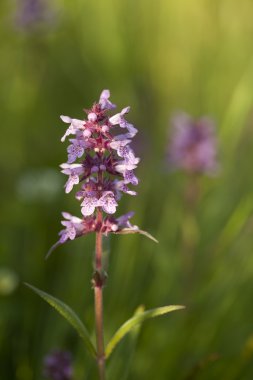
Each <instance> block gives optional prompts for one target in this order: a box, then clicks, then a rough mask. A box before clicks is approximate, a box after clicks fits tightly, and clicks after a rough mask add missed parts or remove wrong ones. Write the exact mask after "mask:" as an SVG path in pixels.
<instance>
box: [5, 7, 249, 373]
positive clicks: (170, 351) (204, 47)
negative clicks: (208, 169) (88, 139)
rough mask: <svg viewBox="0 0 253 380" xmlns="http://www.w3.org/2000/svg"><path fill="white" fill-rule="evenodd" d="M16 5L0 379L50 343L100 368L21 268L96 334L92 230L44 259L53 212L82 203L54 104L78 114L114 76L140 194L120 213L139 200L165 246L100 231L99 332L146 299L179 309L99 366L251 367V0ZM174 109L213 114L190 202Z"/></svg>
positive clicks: (24, 369) (8, 96) (27, 365)
mask: <svg viewBox="0 0 253 380" xmlns="http://www.w3.org/2000/svg"><path fill="white" fill-rule="evenodd" d="M24 3H25V1H24V0H16V1H14V0H12V1H10V0H2V1H1V2H0V19H1V25H0V43H1V59H0V82H1V87H0V104H1V149H0V161H1V163H0V165H1V167H0V168H1V198H0V204H1V206H0V209H1V216H0V220H1V230H0V234H1V240H0V248H1V255H0V307H1V312H0V350H1V375H0V377H1V379H6V380H12V379H17V380H33V379H34V380H42V379H44V377H43V374H42V362H43V357H44V356H45V355H46V354H47V353H48V352H50V351H51V350H52V349H55V348H58V349H64V350H67V351H70V352H71V353H72V356H73V360H74V367H75V377H74V379H75V380H86V379H89V380H90V379H96V376H97V374H96V368H95V366H94V363H92V361H91V360H90V358H89V356H88V355H87V354H86V351H85V348H84V347H83V346H82V343H81V341H80V340H79V338H78V336H77V335H76V333H75V332H74V331H73V330H72V328H71V327H70V326H69V325H68V324H67V323H66V322H65V321H64V320H62V318H61V317H60V316H59V315H58V314H57V313H56V312H55V311H53V310H52V309H51V308H50V307H49V306H48V305H47V304H45V303H44V302H43V301H42V300H41V299H39V297H37V296H36V295H35V294H33V293H32V292H31V291H30V290H29V289H27V288H25V286H24V285H23V282H24V281H26V282H29V283H31V284H33V285H35V286H37V287H38V288H41V289H43V290H44V291H47V292H49V293H51V294H53V295H55V296H56V297H58V298H60V299H62V300H64V301H65V302H66V303H68V304H70V305H71V306H72V307H73V309H74V310H76V311H77V312H78V313H79V314H80V315H81V316H82V318H83V320H84V321H85V323H86V325H87V326H88V327H89V329H90V331H92V332H93V335H94V323H93V293H92V290H91V284H90V278H91V273H92V257H93V251H94V236H92V235H91V236H87V237H86V238H83V239H81V240H79V239H78V240H77V241H74V242H71V243H69V244H67V245H66V246H63V247H60V248H59V249H58V250H57V251H56V252H55V253H54V254H53V255H52V257H51V258H50V260H48V261H45V260H44V257H45V254H46V252H47V250H48V248H49V247H50V246H51V245H52V244H53V243H54V242H55V241H56V239H57V233H58V231H59V229H60V217H61V216H60V213H61V211H62V210H65V211H69V212H71V213H73V214H75V213H76V215H79V214H78V213H79V204H78V202H76V201H75V199H74V196H71V195H70V196H69V195H65V193H64V191H63V185H64V182H65V180H66V178H65V176H64V175H61V174H60V173H59V167H58V165H59V164H61V163H62V162H65V160H66V150H65V149H66V145H64V144H61V143H60V138H61V136H62V135H63V133H64V129H65V125H64V124H63V123H62V122H61V121H60V120H59V115H60V114H65V115H70V116H72V117H75V118H82V115H83V112H82V109H83V108H84V107H89V106H90V105H91V104H92V103H93V101H94V100H96V99H98V97H99V94H100V92H101V91H102V89H104V88H109V89H110V90H111V94H112V97H111V98H112V101H113V102H114V103H116V104H118V106H119V109H121V108H122V107H123V106H126V105H131V113H130V114H129V118H128V120H129V121H131V122H133V123H134V124H135V125H136V126H137V127H138V128H139V134H138V136H137V138H136V145H135V149H136V151H137V153H138V155H139V156H140V157H141V158H142V161H141V164H140V165H139V168H138V172H137V174H138V177H139V178H140V180H141V181H140V186H139V188H138V197H136V198H133V197H132V198H131V197H129V196H124V197H123V200H122V203H121V206H120V210H119V214H120V213H123V212H127V211H129V210H134V211H135V212H136V214H135V217H134V223H135V224H137V225H139V226H140V227H141V228H143V229H145V230H148V231H149V232H150V233H152V234H153V235H154V236H155V237H157V239H158V240H159V244H158V245H156V244H154V243H153V242H151V241H149V240H147V239H145V238H144V237H142V236H136V235H134V236H113V237H111V240H110V241H107V242H106V244H107V249H108V250H109V252H110V253H109V255H110V264H109V267H108V274H109V280H108V284H107V287H106V289H105V327H106V339H107V340H108V339H109V337H110V336H111V335H112V334H113V332H114V331H115V330H116V328H117V327H119V326H120V324H121V323H123V321H125V320H126V319H127V318H129V317H130V316H131V315H132V314H133V312H134V310H135V309H136V308H137V307H138V306H139V305H140V304H143V305H145V307H146V308H153V307H157V306H162V305H168V304H185V305H186V306H187V308H186V310H184V311H177V312H174V313H172V314H169V315H168V316H167V317H160V318H157V319H156V320H150V321H149V322H146V323H145V324H144V325H143V327H142V329H141V330H140V332H139V336H138V339H137V340H136V341H135V342H133V341H132V340H131V339H125V340H124V341H123V342H122V343H121V345H120V346H119V347H118V349H117V351H115V353H114V354H113V357H112V358H111V360H110V362H109V363H108V379H110V380H114V379H115V380H116V379H117V380H118V379H134V380H141V379H147V380H148V379H154V378H155V379H159V380H166V379H169V378H170V379H172V378H173V379H178V380H192V379H198V380H199V379H205V380H206V379H207V380H208V379H210V380H211V379H222V380H236V379H240V380H251V379H252V378H253V319H252V313H253V257H252V253H253V252H252V245H253V218H252V216H253V214H252V212H253V188H252V185H253V176H252V159H253V44H252V39H253V22H252V21H253V2H252V0H241V1H240V2H238V1H237V0H195V1H194V0H170V1H168V0H137V1H136V0H135V1H133V0H121V1H117V0H107V1H103V0H97V1H89V0H71V1H66V0H65V1H64V0H55V1H54V0H51V1H48V2H46V1H44V2H43V1H42V3H43V4H44V5H43V6H42V8H41V9H39V8H38V9H37V10H35V11H34V10H33V11H32V12H30V11H31V9H30V11H29V10H27V9H25V8H24ZM29 12H30V13H29ZM175 110H184V111H186V112H188V113H190V114H191V115H193V116H194V117H199V116H201V115H208V116H210V117H212V118H213V119H214V120H215V123H216V125H217V137H218V144H219V162H220V170H219V172H218V174H217V175H216V176H213V177H208V176H204V175H203V176H202V177H200V178H199V180H198V186H199V188H200V197H199V199H198V202H197V204H195V206H194V209H191V211H190V212H189V208H187V207H186V204H185V192H186V189H187V186H189V181H190V180H191V179H190V178H189V176H187V175H186V174H185V173H183V172H179V171H178V172H176V171H174V172H173V171H170V170H168V167H167V165H166V162H165V152H166V150H167V141H168V134H169V130H170V122H169V120H170V117H171V115H172V114H173V112H174V111H175ZM187 247H188V248H187ZM189 247H190V249H189ZM187 249H188V250H189V252H187ZM189 255H190V256H189Z"/></svg>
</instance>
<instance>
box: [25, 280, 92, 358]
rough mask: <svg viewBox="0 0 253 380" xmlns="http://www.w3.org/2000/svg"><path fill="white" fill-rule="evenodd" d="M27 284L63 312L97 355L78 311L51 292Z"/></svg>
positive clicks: (89, 348) (89, 349) (59, 311)
mask: <svg viewBox="0 0 253 380" xmlns="http://www.w3.org/2000/svg"><path fill="white" fill-rule="evenodd" d="M25 285H26V286H28V288H30V289H32V290H33V291H34V292H35V293H37V294H38V295H39V296H40V297H41V298H43V299H44V300H45V301H46V302H47V303H49V305H51V306H52V307H53V308H55V309H56V310H57V311H58V313H59V314H61V315H62V316H63V317H64V318H65V319H66V320H67V321H68V322H69V323H70V324H71V325H72V327H74V329H75V330H76V331H77V332H78V334H79V335H80V337H81V338H82V340H83V341H84V343H85V345H86V347H87V349H88V351H89V352H90V353H91V355H92V356H94V357H96V350H95V347H94V345H93V343H92V341H91V340H90V337H89V333H88V331H87V329H86V327H85V326H84V325H83V323H82V322H81V320H80V319H79V317H78V316H77V315H76V313H75V312H74V311H73V310H72V309H71V308H70V307H69V306H68V305H66V304H65V303H64V302H62V301H60V300H58V299H57V298H55V297H53V296H51V295H50V294H48V293H45V292H43V291H42V290H40V289H37V288H35V286H32V285H30V284H27V283H25Z"/></svg>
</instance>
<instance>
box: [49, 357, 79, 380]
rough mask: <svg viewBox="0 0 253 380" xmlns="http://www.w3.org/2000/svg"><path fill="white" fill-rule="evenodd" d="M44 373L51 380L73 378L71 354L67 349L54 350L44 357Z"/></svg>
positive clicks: (69, 379)
mask: <svg viewBox="0 0 253 380" xmlns="http://www.w3.org/2000/svg"><path fill="white" fill-rule="evenodd" d="M44 375H45V376H46V377H47V378H48V379H50V380H71V379H72V376H73V369H72V364H71V355H70V353H69V352H66V351H54V352H52V353H50V354H49V355H47V356H46V357H45V359H44Z"/></svg>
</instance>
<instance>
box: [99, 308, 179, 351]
mask: <svg viewBox="0 0 253 380" xmlns="http://www.w3.org/2000/svg"><path fill="white" fill-rule="evenodd" d="M180 309H184V306H181V305H171V306H163V307H158V308H156V309H151V310H147V311H144V312H138V313H137V314H136V315H134V316H133V317H132V318H130V319H128V320H127V321H126V322H125V323H124V324H123V325H122V326H121V327H120V328H119V329H118V330H117V331H116V333H115V334H114V335H113V337H112V338H111V340H110V341H109V343H108V344H107V346H106V350H105V355H106V358H108V357H109V356H110V355H111V353H112V351H113V350H114V348H115V347H116V346H117V344H118V343H119V342H120V341H121V339H122V338H124V336H125V335H126V334H127V333H129V331H131V330H132V329H133V328H134V327H136V325H138V324H140V323H142V322H144V321H145V320H146V319H149V318H154V317H158V316H159V315H163V314H167V313H170V312H171V311H174V310H180Z"/></svg>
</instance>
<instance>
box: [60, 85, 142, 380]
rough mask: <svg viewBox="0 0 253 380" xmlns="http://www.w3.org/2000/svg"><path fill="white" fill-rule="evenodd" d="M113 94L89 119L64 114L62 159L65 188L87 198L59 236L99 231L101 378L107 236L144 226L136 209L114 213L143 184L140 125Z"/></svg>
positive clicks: (97, 271)
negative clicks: (137, 151)
mask: <svg viewBox="0 0 253 380" xmlns="http://www.w3.org/2000/svg"><path fill="white" fill-rule="evenodd" d="M109 97H110V92H109V90H104V91H103V92H102V94H101V96H100V99H99V102H98V103H94V104H93V106H92V107H91V108H90V109H87V110H85V112H86V114H87V119H86V120H78V119H72V118H70V117H68V116H61V119H62V121H63V122H65V123H68V124H69V127H68V129H67V131H66V133H65V134H64V136H63V137H62V141H65V139H66V137H70V136H71V138H70V139H69V142H70V145H69V146H68V148H67V152H68V160H67V162H66V163H63V164H62V165H61V168H62V173H63V174H66V175H67V176H68V180H67V182H66V184H65V191H66V193H69V192H70V191H71V190H72V189H73V187H74V185H79V186H80V189H79V191H78V192H77V193H76V198H77V199H78V200H79V201H81V213H82V218H81V219H80V218H77V217H75V216H72V215H70V214H68V213H63V216H64V218H65V219H66V220H65V221H63V222H62V224H63V226H64V227H65V228H64V229H63V230H62V231H60V239H59V241H58V242H57V245H58V244H62V243H65V242H66V241H67V240H73V239H75V238H77V237H79V236H82V235H85V234H87V233H89V232H93V231H94V232H95V234H96V249H95V272H94V275H93V281H92V282H93V287H94V296H95V320H96V340H97V362H98V368H99V374H100V379H101V380H102V379H105V352H104V337H103V335H104V334H103V287H104V284H105V280H106V273H105V271H104V269H103V260H102V255H103V247H102V236H103V235H108V234H109V233H111V232H113V233H125V232H129V233H131V232H142V231H140V230H139V229H138V227H137V226H132V225H131V224H130V222H129V218H130V217H131V216H132V215H133V213H132V212H131V213H128V214H126V215H123V216H121V217H119V218H115V217H113V214H114V213H115V212H116V209H117V206H118V201H119V200H120V198H121V195H122V193H127V194H130V195H136V192H135V191H133V190H130V189H129V187H128V186H129V185H137V184H138V179H137V177H136V176H135V174H134V172H133V170H134V169H135V168H136V167H137V164H138V163H139V158H137V157H135V155H134V152H133V150H132V149H131V147H130V143H131V139H132V138H133V137H134V136H135V134H136V133H137V129H136V128H135V127H134V126H133V125H132V124H130V123H129V122H127V121H126V119H125V116H126V114H127V113H128V112H129V110H130V107H126V108H124V109H123V110H122V111H121V112H120V113H117V114H115V115H113V116H110V115H109V111H111V110H113V109H114V108H115V107H116V106H115V105H114V104H113V103H111V101H110V100H109ZM117 125H118V126H119V127H120V128H122V129H123V131H124V133H123V134H116V133H115V129H116V128H115V127H116V126H117ZM72 135H74V138H72ZM76 161H78V163H77V162H76ZM53 248H54V247H53Z"/></svg>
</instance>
